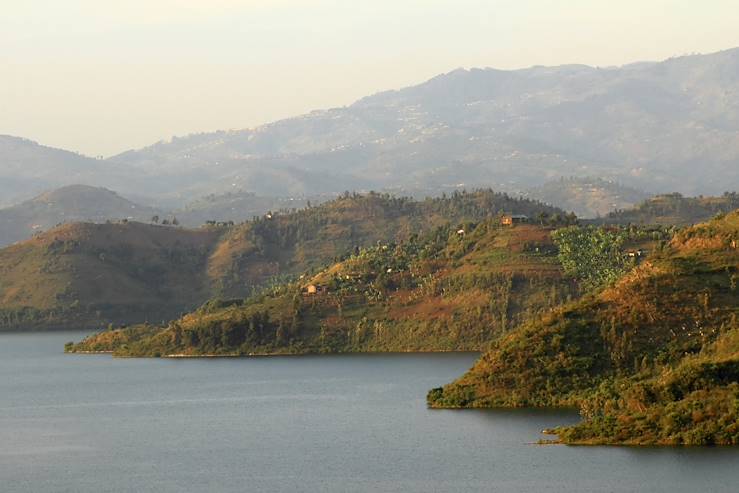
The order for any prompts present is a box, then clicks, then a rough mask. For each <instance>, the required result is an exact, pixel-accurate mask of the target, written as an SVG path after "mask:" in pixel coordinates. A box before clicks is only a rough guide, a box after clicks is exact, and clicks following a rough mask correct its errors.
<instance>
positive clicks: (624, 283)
mask: <svg viewBox="0 0 739 493" xmlns="http://www.w3.org/2000/svg"><path fill="white" fill-rule="evenodd" d="M737 242H739V211H735V212H733V213H731V214H729V215H726V216H724V217H720V218H717V219H714V220H712V221H710V222H707V223H705V224H701V225H698V226H695V227H691V228H688V229H685V230H683V231H681V232H679V233H677V234H676V235H675V237H674V238H673V239H672V240H671V242H669V243H668V244H665V245H663V247H662V248H659V249H657V251H655V252H654V253H653V254H652V255H650V256H649V257H648V258H647V260H646V261H644V262H642V263H641V264H640V265H639V266H637V267H635V268H634V269H633V270H631V271H630V272H628V273H627V274H625V275H624V276H623V277H622V278H621V279H620V280H619V281H618V282H616V283H615V284H614V285H612V286H610V287H608V288H606V289H604V290H603V291H601V292H599V293H597V294H592V295H589V296H586V297H584V298H582V299H581V300H578V301H576V302H573V303H570V304H567V305H565V306H564V307H562V308H559V309H557V310H555V311H553V312H552V313H550V314H547V315H545V316H543V317H540V318H539V319H538V320H534V321H532V322H530V323H527V324H525V325H524V326H523V327H521V328H520V329H519V330H516V331H514V332H512V333H511V334H509V335H507V336H505V337H503V338H501V339H499V340H498V341H496V342H495V344H494V347H493V348H492V349H491V350H490V351H489V352H487V353H485V354H484V355H483V357H482V358H481V359H480V360H479V361H478V362H477V363H476V364H475V365H474V367H473V368H472V369H471V370H469V372H467V373H466V374H465V375H464V376H462V377H461V378H460V379H459V380H457V381H455V382H454V383H452V384H449V385H447V386H445V387H442V388H437V389H434V390H432V391H430V392H429V396H428V400H429V404H430V405H431V406H432V407H500V406H503V407H510V406H514V407H518V406H579V407H580V408H581V412H582V415H583V417H584V421H583V422H582V423H581V424H579V425H576V426H574V427H569V428H562V429H558V430H556V431H557V432H558V433H559V437H560V439H561V440H562V441H563V442H566V443H638V444H646V443H660V444H679V443H685V444H704V443H732V444H736V443H739V384H738V383H737V382H738V381H739V325H738V322H737V316H738V315H739V288H737V281H739V249H737Z"/></svg>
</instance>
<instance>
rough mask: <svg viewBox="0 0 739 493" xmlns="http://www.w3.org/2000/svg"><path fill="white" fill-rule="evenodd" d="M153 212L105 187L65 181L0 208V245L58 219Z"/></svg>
mask: <svg viewBox="0 0 739 493" xmlns="http://www.w3.org/2000/svg"><path fill="white" fill-rule="evenodd" d="M157 214H159V212H158V211H157V210H155V209H153V208H150V207H146V206H141V205H138V204H135V203H133V202H131V201H130V200H127V199H125V198H123V197H121V196H120V195H118V194H116V193H115V192H112V191H110V190H108V189H105V188H96V187H90V186H86V185H69V186H66V187H62V188H58V189H56V190H53V191H51V192H45V193H43V194H41V195H39V196H37V197H35V198H33V199H31V200H27V201H25V202H22V203H20V204H17V205H14V206H12V207H8V208H5V209H0V246H4V245H7V244H9V243H14V242H16V241H19V240H23V239H26V238H28V237H30V236H31V235H32V234H33V233H36V232H39V231H43V230H46V229H49V228H51V227H53V226H55V225H57V224H60V223H69V222H80V221H89V222H105V221H106V220H118V219H131V220H138V221H148V220H149V219H150V218H151V217H152V216H154V215H157Z"/></svg>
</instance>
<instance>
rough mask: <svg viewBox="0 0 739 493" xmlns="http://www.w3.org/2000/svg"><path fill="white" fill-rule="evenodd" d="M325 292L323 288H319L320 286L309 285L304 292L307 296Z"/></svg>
mask: <svg viewBox="0 0 739 493" xmlns="http://www.w3.org/2000/svg"><path fill="white" fill-rule="evenodd" d="M325 291H327V289H326V287H325V286H321V285H320V284H309V285H308V286H306V288H305V292H306V293H307V294H319V293H323V292H325Z"/></svg>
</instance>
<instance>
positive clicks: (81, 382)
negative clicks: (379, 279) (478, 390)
mask: <svg viewBox="0 0 739 493" xmlns="http://www.w3.org/2000/svg"><path fill="white" fill-rule="evenodd" d="M81 337H82V334H80V333H53V334H0V375H2V378H1V380H0V491H2V492H4V493H7V492H15V491H31V492H44V491H55V492H56V491H70V492H85V491H90V492H102V491H135V492H145V491H156V492H166V491H214V492H219V491H286V492H287V491H289V492H295V491H317V492H323V491H327V492H349V491H351V492H353V491H398V492H412V491H450V492H457V491H460V492H461V491H496V492H508V491H511V492H513V491H515V492H526V491H567V492H575V491H582V492H591V491H609V492H616V491H618V492H620V491H670V492H680V491H685V492H695V491H703V492H723V491H725V492H736V491H737V490H738V489H739V449H737V448H707V449H700V448H684V449H670V448H626V447H565V446H537V445H532V444H531V443H532V442H535V441H536V440H537V439H539V438H540V435H539V430H541V429H542V428H545V427H548V426H554V425H557V424H561V423H568V422H573V421H574V420H576V419H577V416H576V415H575V414H574V413H566V412H565V413H563V412H540V411H431V410H428V409H426V406H425V400H424V397H425V394H426V391H427V390H428V389H429V388H431V387H434V386H437V385H439V384H442V383H445V382H447V381H449V380H451V379H452V378H454V377H455V376H457V375H459V374H461V373H462V372H463V371H464V370H465V369H467V368H468V367H469V366H470V365H471V364H472V362H473V361H474V359H475V356H474V355H470V354H428V355H351V356H311V357H274V358H252V359H202V360H192V359H191V360H156V359H112V358H111V357H110V356H105V355H65V354H63V353H62V346H63V344H64V342H66V341H68V340H72V339H74V340H78V339H80V338H81Z"/></svg>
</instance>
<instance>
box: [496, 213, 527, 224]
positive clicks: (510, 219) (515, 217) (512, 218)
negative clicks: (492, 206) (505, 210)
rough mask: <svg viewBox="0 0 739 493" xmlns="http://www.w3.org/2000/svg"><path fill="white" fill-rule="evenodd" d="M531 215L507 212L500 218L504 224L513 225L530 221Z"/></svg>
mask: <svg viewBox="0 0 739 493" xmlns="http://www.w3.org/2000/svg"><path fill="white" fill-rule="evenodd" d="M528 220H529V216H525V215H523V214H506V215H504V216H503V217H501V218H500V224H502V225H503V226H513V225H514V224H519V223H525V222H528Z"/></svg>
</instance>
